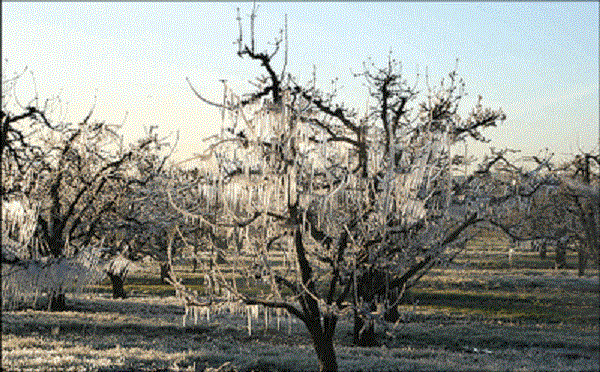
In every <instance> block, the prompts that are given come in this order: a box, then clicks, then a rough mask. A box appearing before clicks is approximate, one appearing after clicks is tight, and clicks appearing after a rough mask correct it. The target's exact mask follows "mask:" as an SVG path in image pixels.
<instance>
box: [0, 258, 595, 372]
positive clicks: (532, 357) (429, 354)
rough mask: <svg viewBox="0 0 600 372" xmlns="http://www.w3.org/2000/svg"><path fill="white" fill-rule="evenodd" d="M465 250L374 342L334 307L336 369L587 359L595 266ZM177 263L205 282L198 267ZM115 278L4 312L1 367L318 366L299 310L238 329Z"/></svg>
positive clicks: (485, 367)
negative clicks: (554, 265) (361, 341)
mask: <svg viewBox="0 0 600 372" xmlns="http://www.w3.org/2000/svg"><path fill="white" fill-rule="evenodd" d="M475 254H476V252H473V251H470V252H467V258H466V259H465V258H464V257H463V260H462V261H457V262H456V264H455V265H454V266H451V267H448V268H439V269H434V270H432V271H431V272H430V273H429V274H428V275H426V276H425V277H423V278H422V280H421V282H420V283H419V284H418V286H416V287H415V288H413V289H412V291H411V293H410V294H409V297H408V301H407V303H406V304H405V305H402V306H401V313H402V320H401V321H400V322H399V323H398V324H397V325H396V327H395V328H394V330H393V332H392V333H391V334H389V335H385V334H383V331H382V330H379V331H380V333H381V341H382V345H383V346H382V347H375V348H360V347H353V346H352V323H351V319H342V320H341V321H340V323H339V326H338V329H337V333H336V338H335V342H336V344H335V346H336V351H337V355H338V364H339V366H340V371H450V370H452V371H538V370H543V371H597V370H598V368H599V356H600V354H599V351H600V346H599V345H598V331H599V330H598V317H599V314H598V308H599V300H598V290H599V285H598V284H599V283H598V271H597V269H596V268H593V269H592V270H589V272H588V275H586V276H585V277H578V276H577V275H576V272H575V271H574V270H572V269H570V270H558V271H556V270H554V269H548V268H545V267H546V264H545V263H543V262H540V261H542V260H540V259H539V258H538V257H537V256H536V255H533V254H529V252H523V253H522V254H520V255H519V256H518V257H517V258H516V259H515V260H513V262H512V266H511V265H510V263H509V262H508V259H507V257H506V255H505V254H504V253H502V252H494V251H487V252H483V253H482V254H481V255H480V256H478V257H479V258H477V259H471V258H468V256H469V255H473V256H472V257H475ZM569 259H570V260H571V261H570V262H572V259H573V257H570V258H569ZM536 260H537V261H536ZM549 260H551V259H549ZM506 265H508V266H506ZM176 269H177V270H178V274H179V275H180V276H181V277H183V278H184V281H185V282H186V283H187V284H188V285H189V286H191V287H192V288H193V289H196V290H198V291H200V292H201V293H202V291H204V283H203V275H202V274H200V273H191V272H189V268H187V267H177V268H176ZM154 272H156V273H158V270H155V271H154ZM126 283H127V285H126V290H127V291H128V292H129V293H130V294H131V296H130V297H129V298H128V299H126V300H112V299H110V298H109V297H110V295H109V294H110V291H111V288H110V284H109V282H108V281H105V282H103V283H100V285H98V286H96V287H95V289H94V290H95V291H96V292H95V293H91V294H86V295H79V296H70V297H68V304H69V305H70V306H71V307H72V309H71V311H67V312H62V313H48V312H43V311H33V310H24V311H6V312H3V313H2V355H3V358H2V370H5V371H20V370H34V371H38V370H39V371H68V370H73V371H81V370H84V371H106V372H108V371H156V370H162V371H204V370H206V369H208V368H216V367H219V366H221V365H223V364H224V363H227V362H230V363H232V366H234V367H235V369H236V370H237V371H297V372H303V371H313V370H316V369H317V363H316V357H315V353H314V350H313V348H312V344H311V341H310V337H309V335H308V333H307V332H306V329H305V327H304V326H303V325H302V324H300V323H299V322H295V323H293V324H292V332H291V334H288V333H287V325H285V324H284V325H282V328H281V330H280V331H277V330H276V329H275V328H276V325H275V322H274V321H272V322H271V324H270V328H269V329H264V326H263V325H261V323H259V321H256V320H255V322H256V323H255V325H254V332H253V334H252V335H249V334H248V332H247V330H246V328H245V327H246V322H247V320H246V318H245V317H244V316H243V315H241V314H230V313H227V312H224V313H220V314H217V313H213V314H212V316H211V320H210V322H207V321H206V319H203V320H201V321H200V323H199V324H198V325H196V326H188V327H183V326H182V316H183V314H184V310H183V307H182V306H181V304H180V303H179V302H178V300H177V299H176V298H174V297H173V294H174V291H173V290H172V289H171V287H170V286H168V285H165V284H163V283H161V282H160V279H159V278H158V275H155V274H152V273H150V274H148V273H144V272H139V273H135V274H134V275H132V276H131V277H128V278H127V280H126ZM238 284H239V285H240V286H241V285H242V282H239V283H238ZM243 290H244V291H250V289H248V288H244V289H243ZM261 290H266V288H252V291H253V292H254V293H258V292H259V291H261Z"/></svg>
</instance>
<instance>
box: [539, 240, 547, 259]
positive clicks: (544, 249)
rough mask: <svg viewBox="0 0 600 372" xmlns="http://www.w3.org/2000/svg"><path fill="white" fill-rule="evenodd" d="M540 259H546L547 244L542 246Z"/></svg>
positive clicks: (544, 243)
mask: <svg viewBox="0 0 600 372" xmlns="http://www.w3.org/2000/svg"><path fill="white" fill-rule="evenodd" d="M540 259H542V260H545V259H546V242H543V243H542V244H541V245H540Z"/></svg>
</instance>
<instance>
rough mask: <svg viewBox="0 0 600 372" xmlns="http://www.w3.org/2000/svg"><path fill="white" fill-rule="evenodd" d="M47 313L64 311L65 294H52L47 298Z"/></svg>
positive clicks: (65, 308)
mask: <svg viewBox="0 0 600 372" xmlns="http://www.w3.org/2000/svg"><path fill="white" fill-rule="evenodd" d="M48 310H49V311H66V310H67V304H66V300H65V294H64V293H62V292H56V291H54V292H52V293H50V296H49V302H48Z"/></svg>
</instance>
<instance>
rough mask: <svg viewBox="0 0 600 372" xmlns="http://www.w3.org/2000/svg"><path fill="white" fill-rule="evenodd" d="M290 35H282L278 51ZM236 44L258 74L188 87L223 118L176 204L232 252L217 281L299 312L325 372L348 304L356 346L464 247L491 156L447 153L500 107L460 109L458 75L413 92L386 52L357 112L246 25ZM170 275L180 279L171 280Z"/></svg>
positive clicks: (332, 365)
mask: <svg viewBox="0 0 600 372" xmlns="http://www.w3.org/2000/svg"><path fill="white" fill-rule="evenodd" d="M255 15H256V14H255V13H254V12H253V14H252V16H251V20H253V19H254V17H255ZM240 27H241V26H240ZM251 34H252V35H254V30H253V27H252V26H251ZM282 36H285V33H282ZM284 40H285V38H284V37H282V38H279V39H277V40H276V42H275V52H276V51H277V49H278V48H279V47H280V46H281V45H282V43H283V41H284ZM238 43H239V49H238V55H239V56H241V57H248V58H249V59H251V60H254V61H258V62H260V64H261V66H262V67H264V69H265V71H266V74H265V75H264V76H262V77H259V78H258V79H257V81H256V82H255V85H256V87H257V90H256V91H254V92H251V93H249V94H247V95H242V96H237V95H235V94H233V92H231V91H229V94H228V95H227V99H226V100H225V102H223V103H222V104H218V103H214V102H210V101H208V100H207V99H206V98H204V97H203V96H202V95H201V94H200V93H199V92H198V91H197V90H196V89H195V88H194V87H193V85H192V84H191V82H190V86H191V87H192V89H193V91H194V93H195V94H196V95H197V96H198V97H199V98H200V99H201V100H202V101H204V102H208V103H210V104H212V105H214V106H218V107H220V108H222V109H224V110H225V111H226V112H227V113H228V115H229V118H230V119H231V121H230V123H231V124H230V125H227V126H226V127H225V128H224V129H223V131H222V132H221V135H218V136H215V137H213V138H212V140H211V142H210V143H209V146H208V151H207V152H206V153H205V154H203V155H199V156H198V157H197V159H201V160H203V161H204V162H205V164H206V165H205V172H204V173H203V174H201V175H199V177H198V179H197V181H196V184H195V185H194V186H193V187H190V185H175V186H174V188H173V190H172V194H173V195H175V196H173V198H172V199H173V203H172V204H173V206H174V208H176V209H178V210H179V211H180V212H181V213H182V215H185V216H187V217H189V218H192V219H194V220H196V221H197V222H198V223H199V224H201V225H202V226H205V227H207V228H209V229H210V235H211V237H212V242H213V244H214V245H215V248H216V250H217V251H219V252H220V253H221V254H223V255H225V256H227V257H228V261H227V264H225V265H215V267H214V270H213V272H212V273H211V274H212V275H213V277H214V279H215V280H217V281H219V282H220V283H221V285H222V286H224V287H226V288H227V289H228V290H230V291H232V292H233V293H235V294H236V295H237V296H238V298H240V299H241V300H242V301H243V302H245V303H246V304H261V305H263V306H266V307H272V308H283V309H285V310H287V311H288V312H289V313H291V314H292V315H294V316H296V317H298V318H299V319H300V320H302V321H303V322H304V324H305V325H306V327H307V328H308V330H309V333H310V335H311V337H312V339H313V344H314V347H315V350H316V353H317V357H318V360H319V365H320V369H321V370H322V371H332V370H336V369H337V363H336V360H335V351H334V348H333V335H334V332H335V328H336V324H337V321H338V319H339V317H340V316H342V315H343V314H345V313H353V314H354V315H355V319H356V323H355V324H356V331H355V336H356V341H357V342H359V343H364V344H372V343H373V340H372V337H373V331H374V326H373V325H374V322H375V321H383V320H384V319H386V318H387V319H394V318H397V314H394V312H395V311H396V310H397V305H398V302H399V301H400V300H401V298H402V294H403V293H404V291H405V290H406V288H408V287H410V286H411V285H413V284H414V283H416V281H417V280H418V279H419V278H420V277H421V276H422V275H423V274H424V273H425V272H426V271H427V270H428V269H429V268H430V267H432V266H433V265H434V264H436V263H439V262H440V260H443V259H444V257H445V254H446V253H448V252H456V251H457V250H460V249H461V247H462V246H463V244H464V242H465V240H466V239H467V238H468V237H469V234H468V228H469V226H471V225H473V224H475V223H476V222H479V221H481V220H483V219H484V218H485V213H486V210H487V209H486V208H487V207H488V206H489V201H490V200H489V199H485V198H483V199H482V198H481V196H482V194H481V193H480V192H479V189H480V188H481V183H483V182H484V178H485V175H486V174H487V173H488V172H489V169H490V166H491V165H490V163H491V160H490V161H488V162H485V163H483V164H481V167H480V168H479V170H478V172H477V173H475V174H471V175H469V176H468V177H466V176H465V175H464V174H462V175H463V177H457V171H458V170H457V168H459V169H460V170H462V169H464V168H463V166H464V162H465V161H467V160H468V159H466V158H465V157H464V156H462V157H461V156H459V155H457V154H455V150H454V148H455V145H456V144H459V143H461V141H464V140H465V139H466V137H472V138H474V139H476V140H482V139H483V136H482V135H481V130H482V129H484V128H486V127H489V126H494V125H496V123H497V122H498V121H501V120H502V119H503V118H504V114H503V113H502V112H501V111H499V110H492V109H489V108H485V107H483V105H482V104H481V100H480V101H479V102H478V104H477V105H476V106H475V107H474V108H473V110H472V111H471V113H470V114H469V115H468V116H467V117H466V118H463V117H461V116H460V115H459V113H458V107H459V104H460V102H461V98H462V97H463V95H464V92H463V83H462V81H461V80H460V79H459V77H458V76H457V74H456V73H455V72H453V73H451V74H449V76H448V80H446V81H443V82H442V83H441V84H440V85H439V86H438V87H437V88H436V89H429V90H427V91H426V92H424V93H423V94H419V92H418V91H417V90H416V87H415V88H413V87H410V86H408V84H407V83H406V81H405V80H403V78H402V76H401V74H400V72H399V64H398V63H396V62H395V61H394V60H393V59H391V58H390V60H389V63H388V64H387V66H384V67H383V68H376V67H374V66H373V67H368V68H365V71H364V73H363V74H361V75H362V77H363V78H365V79H366V82H367V86H368V87H369V89H370V91H371V92H372V96H373V98H374V102H375V103H374V104H373V107H372V108H371V109H370V111H369V112H368V113H366V114H363V115H359V114H358V113H357V112H356V110H351V109H348V108H346V107H344V106H343V105H341V104H336V103H335V98H336V97H335V95H333V94H326V93H323V92H321V91H320V90H318V89H315V88H314V84H312V83H311V82H309V83H308V84H307V85H306V86H303V85H300V84H299V83H297V82H296V81H295V80H294V79H293V78H292V77H290V76H289V75H286V74H285V73H284V72H283V71H285V65H286V63H285V61H284V67H283V68H282V72H281V73H278V72H276V68H275V67H274V62H273V61H274V58H275V56H276V53H275V52H259V51H258V49H257V47H256V43H255V41H254V37H253V36H252V37H251V42H250V45H246V44H244V43H243V38H242V34H241V33H240V39H239V40H238ZM419 99H420V101H419ZM186 193H187V195H188V196H187V197H186V196H185V195H186ZM192 196H195V198H196V200H197V201H196V202H195V203H194V202H193V200H194V198H193V197H192ZM183 201H187V203H188V205H186V206H183V205H182V204H181V203H183ZM222 242H224V243H222ZM225 268H227V270H231V271H232V272H231V273H229V274H228V276H226V275H225V274H224V273H223V271H224V270H225ZM231 277H233V278H236V277H243V278H248V277H253V278H257V279H259V280H262V281H263V283H264V285H265V286H267V288H268V289H266V290H265V293H264V295H262V296H249V295H247V294H245V293H243V291H237V290H236V281H235V280H231V279H230V278H231ZM172 282H173V283H174V284H176V285H177V286H181V283H180V282H179V281H178V278H176V277H175V276H173V277H172Z"/></svg>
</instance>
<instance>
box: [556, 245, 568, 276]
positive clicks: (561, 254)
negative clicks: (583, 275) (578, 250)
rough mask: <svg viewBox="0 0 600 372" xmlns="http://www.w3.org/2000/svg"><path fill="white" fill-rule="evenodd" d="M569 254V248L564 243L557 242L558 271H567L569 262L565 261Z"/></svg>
mask: <svg viewBox="0 0 600 372" xmlns="http://www.w3.org/2000/svg"><path fill="white" fill-rule="evenodd" d="M566 253H567V247H566V245H565V244H564V243H562V242H560V241H559V242H556V257H555V260H556V268H557V269H566V268H567V261H566V259H565V255H566Z"/></svg>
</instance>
